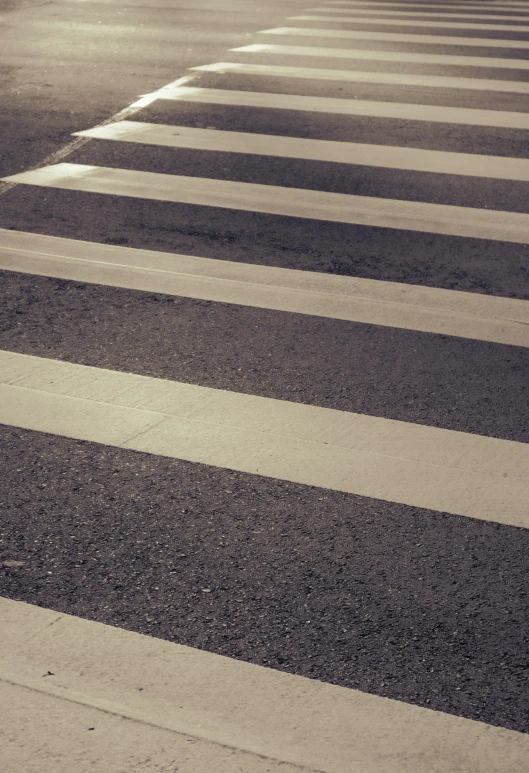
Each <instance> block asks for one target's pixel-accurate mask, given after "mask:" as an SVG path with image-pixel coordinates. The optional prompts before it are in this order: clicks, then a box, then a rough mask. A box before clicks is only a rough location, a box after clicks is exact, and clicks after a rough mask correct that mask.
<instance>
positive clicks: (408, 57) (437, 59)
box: [230, 43, 529, 70]
mask: <svg viewBox="0 0 529 773" xmlns="http://www.w3.org/2000/svg"><path fill="white" fill-rule="evenodd" d="M230 50H231V51H242V52H244V53H252V54H274V55H275V54H277V55H279V56H289V55H294V56H305V57H313V56H318V57H325V58H326V59H362V60H374V61H376V62H407V63H410V64H441V65H448V66H451V65H453V66H456V67H488V68H490V69H509V70H529V59H500V58H498V59H496V58H494V57H486V56H451V55H449V54H412V53H407V52H404V51H402V52H401V51H375V50H369V49H365V50H364V49H349V48H327V47H325V48H319V47H315V46H282V45H269V44H267V43H253V44H251V45H248V46H240V47H239V48H232V49H230Z"/></svg>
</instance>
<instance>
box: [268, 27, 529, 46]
mask: <svg viewBox="0 0 529 773" xmlns="http://www.w3.org/2000/svg"><path fill="white" fill-rule="evenodd" d="M260 34H261V35H283V36H287V37H298V36H303V37H309V38H342V39H344V38H345V39H348V40H372V41H388V42H391V43H419V44H428V45H432V44H433V45H439V46H460V47H463V48H464V47H466V46H479V47H480V48H512V49H526V48H529V40H503V39H500V38H463V37H461V38H459V37H448V36H446V35H411V34H406V35H405V34H401V33H398V32H363V31H356V30H328V29H316V28H313V27H276V28H275V29H269V30H261V32H260Z"/></svg>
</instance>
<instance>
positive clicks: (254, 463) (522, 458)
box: [0, 352, 529, 528]
mask: <svg viewBox="0 0 529 773" xmlns="http://www.w3.org/2000/svg"><path fill="white" fill-rule="evenodd" d="M0 366H1V367H0V374H1V375H0V380H1V383H2V384H3V386H1V387H0V397H1V400H0V422H1V423H3V424H7V425H10V426H16V427H22V428H25V429H30V430H34V431H38V432H48V433H51V434H54V435H64V436H66V437H73V438H76V439H79V440H87V441H91V442H96V443H102V444H104V445H112V446H118V447H120V448H127V449H131V450H135V451H141V452H145V453H150V454H156V455H159V456H167V457H171V458H175V459H185V460H187V461H191V462H196V463H200V464H207V465H214V466H216V467H223V468H227V469H232V470H238V471H240V472H245V473H250V474H255V475H264V476H265V477H273V478H279V479H282V480H289V481H293V482H296V483H300V484H305V485H310V486H318V487H321V488H327V489H332V490H335V491H343V492H347V493H352V494H358V495H360V496H366V497H373V498H376V499H382V500H385V501H391V502H398V503H402V504H406V505H411V506H414V507H424V508H427V509H431V510H437V511H442V512H447V513H452V514H455V515H462V516H469V517H472V518H478V519H480V520H485V521H495V522H498V523H504V524H510V525H513V526H520V527H523V528H529V511H528V508H527V502H528V501H529V479H528V476H527V470H528V469H529V444H525V443H516V442H513V441H508V440H498V439H496V438H488V437H484V436H481V435H469V434H466V433H463V432H454V431H452V430H445V429H438V428H436V427H427V426H424V425H419V424H410V423H407V422H399V421H393V420H390V419H382V418H379V417H376V416H366V415H362V414H354V413H348V412H345V411H337V410H333V409H329V408H319V407H315V406H311V405H303V404H300V403H289V402H286V401H282V400H273V399H271V398H264V397H257V396H255V395H245V394H239V393H236V392H228V391H225V390H217V389H210V388H207V387H200V386H195V385H192V384H184V383H180V382H175V381H165V380H162V379H155V378H148V377H145V376H137V375H133V374H129V373H120V372H117V371H108V370H102V369H100V368H91V367H87V366H84V365H73V364H71V363H67V362H60V361H57V360H47V359H43V358H39V357H31V356H29V355H23V354H15V353H13V352H0Z"/></svg>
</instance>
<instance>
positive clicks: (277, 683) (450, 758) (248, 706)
mask: <svg viewBox="0 0 529 773" xmlns="http://www.w3.org/2000/svg"><path fill="white" fill-rule="evenodd" d="M0 616H1V619H2V626H1V627H0V651H1V652H2V653H3V657H2V660H1V671H0V674H1V676H0V679H1V680H2V694H3V696H4V703H5V704H6V705H7V706H9V707H10V710H9V711H5V712H3V718H2V727H3V730H4V740H3V752H4V755H6V754H7V755H9V757H10V759H13V756H14V757H15V760H17V764H15V765H13V767H12V768H10V770H13V771H14V770H19V771H23V770H29V767H31V763H32V762H33V761H34V760H35V759H39V758H42V749H43V748H45V749H46V751H47V754H48V755H49V754H50V752H49V751H48V750H50V749H51V751H52V752H53V753H54V759H60V760H61V763H62V765H61V769H63V770H66V769H69V770H71V771H73V770H76V768H77V769H79V766H78V760H80V759H82V760H83V762H88V763H90V761H91V760H92V754H93V753H94V749H97V750H98V751H100V747H99V745H98V743H96V744H94V742H93V739H90V741H89V742H88V743H87V740H86V738H87V736H90V735H92V734H90V733H87V728H89V727H91V726H94V727H96V728H97V730H96V731H95V733H96V739H97V738H103V739H113V740H114V742H113V743H107V744H105V747H106V748H105V754H104V757H105V770H106V771H107V772H108V773H118V771H121V772H122V771H125V770H132V767H131V764H132V763H133V767H134V769H137V770H139V769H141V770H144V771H147V769H149V770H150V771H154V770H159V771H162V770H166V771H169V770H174V771H176V768H175V767H174V760H175V759H178V760H181V761H182V763H183V766H184V767H185V770H188V771H190V770H193V771H195V773H208V772H209V771H214V770H215V771H220V770H221V768H222V771H224V772H225V773H227V771H228V770H230V771H235V770H236V769H237V770H239V771H245V772H246V773H250V771H251V773H267V772H268V773H280V771H281V773H310V772H311V771H312V773H314V772H315V771H320V773H352V771H353V770H358V771H363V772H364V773H389V771H391V773H425V771H434V770H435V772H436V773H455V771H479V773H498V771H500V770H501V771H503V772H504V773H522V771H523V770H524V766H525V763H526V761H527V758H528V755H529V736H527V735H525V734H523V733H518V732H515V731H513V730H506V729H504V728H501V727H494V726H492V725H486V724H485V723H482V722H477V721H475V720H470V719H464V718H462V717H457V716H454V715H452V714H445V713H442V712H439V711H432V710H431V709H426V708H422V707H419V706H414V705H412V704H409V703H404V702H400V701H396V700H391V699H388V698H381V697H378V696H376V695H370V694H368V693H362V692H360V691H358V690H353V689H350V688H346V687H339V686H336V685H331V684H326V683H324V682H320V681H317V680H315V679H307V678H306V677H301V676H295V675H292V674H287V673H284V672H280V671H276V670H273V669H271V668H264V667H262V666H257V665H253V664H250V663H245V662H243V661H239V660H235V659H232V658H227V657H223V656H221V655H216V654H213V653H210V652H205V651H203V650H199V649H194V648H191V647H186V646H183V645H181V644H176V643H174V642H168V641H164V640H161V639H155V638H153V637H151V636H143V635H141V634H138V633H134V632H132V631H125V630H123V629H120V628H117V627H114V626H109V625H104V624H102V623H98V622H94V621H91V620H84V619H81V618H79V617H73V616H70V615H65V614H64V613H62V612H55V611H53V610H51V609H43V608H41V607H36V606H32V605H29V604H25V603H23V602H20V601H13V600H11V599H0ZM48 673H51V674H53V676H52V677H50V678H47V679H43V678H42V675H43V674H48ZM121 718H126V719H125V721H123V720H122V721H121V723H120V724H118V725H117V728H118V729H116V721H117V720H119V719H121ZM28 728H31V732H29V733H28ZM62 738H64V739H66V743H65V744H64V745H61V743H60V740H59V739H62ZM117 739H119V742H117ZM190 742H192V743H190ZM57 748H59V749H61V751H62V753H61V754H59V753H56V752H57ZM55 753H56V754H55ZM136 753H137V754H138V758H136V756H135V754H136ZM194 755H195V756H194ZM97 756H98V755H97V754H96V757H97ZM4 759H5V756H4ZM100 759H101V758H100V757H99V760H100ZM146 759H148V763H147V764H148V768H147V767H146V763H145V760H146ZM136 762H137V765H136ZM65 763H66V766H65V767H63V765H64V764H65ZM188 763H190V764H188ZM55 767H56V766H55ZM184 767H182V768H181V769H182V770H183V769H184ZM179 768H180V764H179ZM85 769H86V768H85ZM93 770H94V771H96V770H101V768H100V766H99V764H97V767H93Z"/></svg>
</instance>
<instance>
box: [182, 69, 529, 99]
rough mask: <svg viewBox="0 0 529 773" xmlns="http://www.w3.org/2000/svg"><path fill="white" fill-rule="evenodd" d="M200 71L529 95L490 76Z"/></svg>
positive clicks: (518, 84) (522, 86) (528, 88)
mask: <svg viewBox="0 0 529 773" xmlns="http://www.w3.org/2000/svg"><path fill="white" fill-rule="evenodd" d="M189 69H191V70H198V71H199V72H218V73H237V74H241V75H263V76H271V77H274V78H307V79H310V80H327V81H340V82H342V83H344V82H349V83H378V84H391V85H395V86H424V87H427V88H445V89H467V90H472V91H500V92H504V93H512V94H529V83H525V82H523V81H505V80H490V79H488V78H449V77H446V76H441V75H414V74H409V73H393V72H365V71H363V70H329V69H327V68H325V69H316V68H313V67H285V66H283V65H266V64H239V63H234V62H217V63H216V64H204V65H201V66H199V67H190V68H189Z"/></svg>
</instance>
